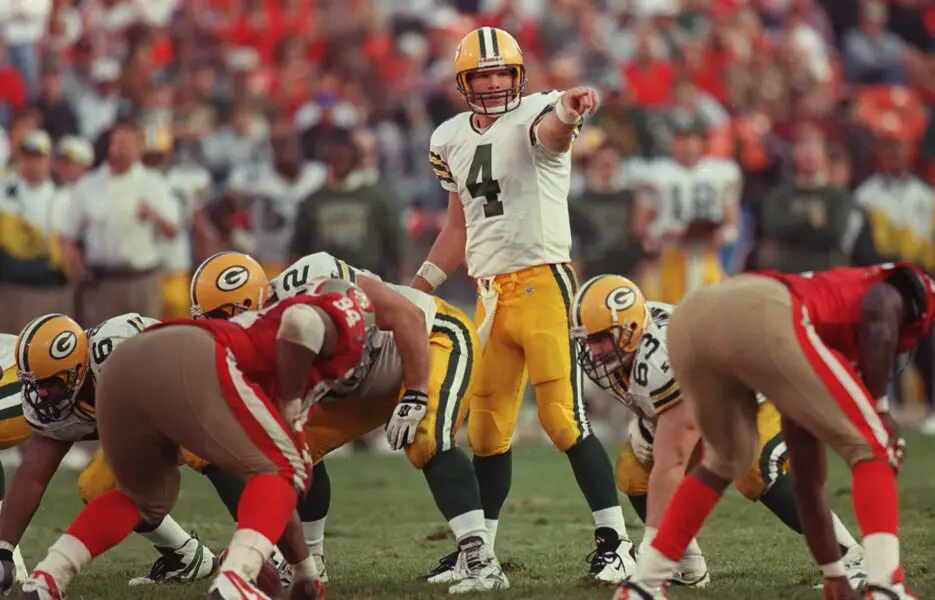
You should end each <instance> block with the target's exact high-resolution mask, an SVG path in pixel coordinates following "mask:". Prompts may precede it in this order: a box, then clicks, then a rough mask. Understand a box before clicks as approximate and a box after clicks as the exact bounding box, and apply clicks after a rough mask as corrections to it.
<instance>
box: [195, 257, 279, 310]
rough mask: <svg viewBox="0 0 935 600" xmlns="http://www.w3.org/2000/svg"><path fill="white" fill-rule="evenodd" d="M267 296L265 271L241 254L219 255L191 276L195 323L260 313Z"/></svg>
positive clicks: (203, 264)
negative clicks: (244, 313)
mask: <svg viewBox="0 0 935 600" xmlns="http://www.w3.org/2000/svg"><path fill="white" fill-rule="evenodd" d="M268 294H269V279H268V278H267V277H266V271H264V270H263V267H261V266H260V263H258V262H257V261H256V260H254V259H253V257H251V256H248V255H246V254H243V253H242V252H218V253H217V254H215V255H214V256H212V257H210V258H208V259H207V260H205V261H204V262H203V263H201V265H200V266H199V267H198V269H197V270H196V271H195V274H194V276H192V285H191V290H190V295H191V303H192V306H191V311H192V317H194V318H196V319H229V318H230V317H233V316H234V315H238V314H240V313H242V312H244V311H248V310H259V309H260V307H261V306H262V305H263V301H264V300H265V299H266V296H267V295H268Z"/></svg>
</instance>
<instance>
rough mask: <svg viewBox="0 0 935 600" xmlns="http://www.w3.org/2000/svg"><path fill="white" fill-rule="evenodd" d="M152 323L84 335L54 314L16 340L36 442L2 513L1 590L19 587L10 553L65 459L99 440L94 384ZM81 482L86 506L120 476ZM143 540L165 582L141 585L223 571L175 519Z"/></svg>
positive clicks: (123, 319)
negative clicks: (125, 344)
mask: <svg viewBox="0 0 935 600" xmlns="http://www.w3.org/2000/svg"><path fill="white" fill-rule="evenodd" d="M152 322H155V321H152V320H149V319H144V318H143V317H140V315H138V314H136V313H128V314H126V315H121V316H119V317H114V318H113V319H109V320H107V321H105V322H104V323H103V324H101V325H100V326H98V327H96V328H92V329H91V330H90V331H84V330H83V329H82V328H81V327H80V326H79V325H78V324H77V323H76V322H75V321H73V320H72V319H71V318H69V317H67V316H65V315H60V314H48V315H43V316H41V317H38V318H36V319H34V320H33V321H31V322H30V323H28V324H27V325H26V327H25V328H24V329H23V331H22V332H21V333H20V335H19V336H18V337H17V339H16V344H15V348H14V359H15V364H16V369H17V375H18V379H19V381H20V382H21V383H22V389H21V391H20V397H21V400H22V405H21V406H22V411H23V417H24V419H25V421H26V422H27V423H28V425H29V426H30V428H31V430H32V434H31V435H30V436H29V438H28V439H27V440H26V441H25V443H24V445H23V463H22V465H21V466H20V467H19V469H17V471H16V473H15V474H14V476H13V479H12V481H11V482H10V489H9V494H8V495H7V498H6V504H7V510H3V511H0V564H2V565H3V574H2V577H0V589H3V590H6V589H9V587H10V586H11V585H12V583H13V578H12V576H11V574H10V573H8V572H7V564H9V563H10V562H11V561H12V557H11V556H10V554H9V553H10V552H11V551H12V550H13V548H14V547H15V546H16V544H18V543H19V541H20V539H22V536H23V533H24V531H25V530H26V527H28V525H29V522H30V521H31V520H32V517H33V515H34V514H35V512H36V509H38V507H39V503H40V501H41V499H42V495H43V494H44V493H45V490H46V488H47V487H48V485H49V481H50V480H51V478H52V475H53V474H54V473H55V470H56V469H57V468H58V465H59V463H60V462H61V460H62V458H63V457H64V456H65V454H66V453H67V452H68V450H69V449H70V448H71V447H72V445H73V444H74V443H75V442H79V441H83V440H93V439H96V438H97V424H96V420H95V414H94V378H95V377H96V376H97V375H98V374H99V373H100V370H101V368H102V365H103V363H104V361H105V360H106V359H107V357H108V356H109V355H110V353H111V352H112V351H113V349H114V347H116V345H118V344H119V343H120V342H121V341H123V340H125V339H127V338H128V337H132V336H134V335H136V334H137V333H139V332H141V331H142V330H143V329H144V328H145V327H146V326H147V325H148V324H150V323H152ZM89 371H90V373H91V376H90V377H89V376H88V373H89ZM80 479H81V485H82V490H83V491H82V495H83V496H85V498H86V499H87V495H88V494H90V493H91V492H89V491H88V490H89V489H94V490H97V491H98V493H100V492H103V491H106V490H107V489H109V487H108V485H110V486H112V481H113V475H112V474H111V473H110V470H109V467H107V463H106V461H104V460H100V461H98V462H96V463H94V464H92V465H90V466H89V469H86V470H85V472H83V473H82V475H81V478H80ZM102 482H104V483H102ZM11 507H12V509H11ZM138 533H140V534H141V535H143V537H145V538H147V539H148V540H149V541H151V542H152V543H153V545H154V546H155V547H156V549H157V550H158V551H159V552H160V554H161V556H160V558H159V559H158V560H157V561H156V564H155V565H154V566H153V569H151V572H150V574H151V575H152V573H154V572H158V573H159V575H160V576H159V577H152V576H151V575H150V576H148V577H147V578H138V579H137V580H136V581H135V582H136V583H141V582H143V581H142V579H146V582H155V581H160V582H161V581H166V582H168V581H175V582H178V581H193V580H196V579H201V578H204V577H208V576H209V575H211V574H212V573H213V572H214V570H215V569H216V567H217V559H216V558H215V557H214V555H213V554H212V553H211V551H210V550H209V549H208V548H207V547H206V546H204V545H203V544H202V543H201V542H200V541H199V540H198V538H197V537H194V536H192V535H189V534H188V533H186V532H185V530H183V529H182V528H181V527H180V526H179V525H178V523H176V522H175V520H174V519H172V517H171V516H167V517H166V518H165V519H164V520H163V521H162V522H161V523H159V524H156V525H155V526H150V527H147V528H146V529H145V530H142V529H141V530H139V531H138Z"/></svg>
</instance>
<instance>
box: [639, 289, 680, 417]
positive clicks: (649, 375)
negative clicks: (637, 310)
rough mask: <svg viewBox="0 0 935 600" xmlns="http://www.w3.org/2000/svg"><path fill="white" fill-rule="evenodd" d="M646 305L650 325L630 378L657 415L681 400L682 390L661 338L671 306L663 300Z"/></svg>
mask: <svg viewBox="0 0 935 600" xmlns="http://www.w3.org/2000/svg"><path fill="white" fill-rule="evenodd" d="M646 308H647V309H648V310H649V313H650V317H651V324H650V327H648V328H647V331H646V333H644V334H643V339H642V340H641V342H640V347H639V349H638V350H637V355H636V360H635V361H634V364H633V375H632V381H633V383H634V384H635V385H638V386H640V388H642V390H640V391H641V394H642V395H645V396H648V397H649V400H650V402H651V403H652V406H653V410H654V411H655V413H656V414H657V415H659V414H662V413H664V412H665V411H667V410H669V409H671V408H673V407H675V406H677V405H678V404H679V403H680V402H681V401H682V391H681V389H680V388H679V383H678V380H677V379H676V378H675V374H674V373H673V371H672V367H671V365H670V364H669V350H668V348H667V347H666V340H665V338H666V336H665V333H666V331H665V329H666V327H667V326H668V324H669V317H670V316H671V314H672V310H673V309H674V307H673V306H672V305H671V304H665V303H663V302H647V303H646ZM634 393H636V392H634Z"/></svg>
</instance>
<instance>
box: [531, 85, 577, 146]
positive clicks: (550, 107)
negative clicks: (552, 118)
mask: <svg viewBox="0 0 935 600" xmlns="http://www.w3.org/2000/svg"><path fill="white" fill-rule="evenodd" d="M561 97H562V92H560V91H558V90H550V91H547V92H542V93H540V94H534V95H532V96H530V97H529V98H527V99H526V101H528V102H530V103H532V104H535V105H536V107H537V108H538V110H537V111H535V112H534V113H533V115H534V116H533V118H532V121H531V122H530V124H529V143H531V144H532V147H533V148H536V149H537V150H541V151H543V152H545V153H547V154H556V153H554V152H552V151H551V150H549V149H547V148H546V147H545V146H543V145H542V143H541V142H540V141H539V125H541V124H542V121H543V120H544V119H545V118H546V117H547V116H549V114H550V113H551V112H553V111H554V110H555V104H556V103H557V102H558V101H559V99H560V98H561ZM582 127H584V118H583V117H579V118H578V123H577V124H576V125H575V130H574V131H573V132H572V134H571V142H572V144H574V142H575V140H576V139H577V138H578V134H580V133H581V128H582Z"/></svg>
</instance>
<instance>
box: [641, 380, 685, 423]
mask: <svg viewBox="0 0 935 600" xmlns="http://www.w3.org/2000/svg"><path fill="white" fill-rule="evenodd" d="M649 383H650V386H651V387H650V390H649V398H650V400H652V403H653V408H654V409H655V411H656V414H657V415H661V414H662V413H664V412H666V411H667V410H669V409H671V408H675V407H676V406H678V405H679V404H680V403H681V402H682V390H681V389H680V388H679V382H678V380H677V379H676V378H675V377H669V378H668V379H665V378H662V377H660V378H657V379H656V380H655V381H650V382H649Z"/></svg>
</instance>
